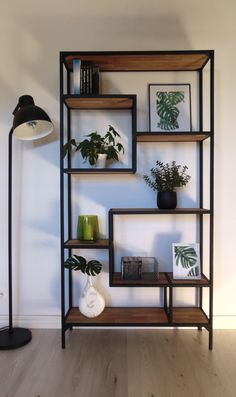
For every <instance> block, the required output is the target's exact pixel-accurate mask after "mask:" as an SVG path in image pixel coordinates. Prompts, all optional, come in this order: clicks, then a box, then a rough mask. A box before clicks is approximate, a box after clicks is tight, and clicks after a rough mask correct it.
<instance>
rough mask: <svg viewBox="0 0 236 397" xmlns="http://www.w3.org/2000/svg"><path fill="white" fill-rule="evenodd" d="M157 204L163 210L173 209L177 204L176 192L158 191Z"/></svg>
mask: <svg viewBox="0 0 236 397" xmlns="http://www.w3.org/2000/svg"><path fill="white" fill-rule="evenodd" d="M157 206H158V208H160V209H161V210H173V209H175V208H176V206H177V194H176V192H158V193H157Z"/></svg>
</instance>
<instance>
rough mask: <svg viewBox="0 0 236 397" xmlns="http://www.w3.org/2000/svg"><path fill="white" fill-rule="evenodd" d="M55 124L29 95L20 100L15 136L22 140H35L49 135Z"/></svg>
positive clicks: (15, 118) (14, 125) (14, 123)
mask: <svg viewBox="0 0 236 397" xmlns="http://www.w3.org/2000/svg"><path fill="white" fill-rule="evenodd" d="M52 130H53V124H52V122H51V120H50V118H49V117H48V115H47V113H46V112H45V111H44V110H43V109H41V108H40V107H38V106H36V105H35V104H34V100H33V98H32V97H31V96H29V95H24V96H22V97H20V99H19V110H17V111H16V112H15V117H14V120H13V134H14V136H15V137H16V138H18V139H22V140H34V139H39V138H43V137H45V136H47V135H49V134H50V133H51V132H52Z"/></svg>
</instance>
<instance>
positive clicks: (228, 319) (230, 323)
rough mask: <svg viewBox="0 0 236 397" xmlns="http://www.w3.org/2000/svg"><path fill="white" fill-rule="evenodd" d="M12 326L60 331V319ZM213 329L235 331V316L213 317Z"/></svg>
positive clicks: (0, 323)
mask: <svg viewBox="0 0 236 397" xmlns="http://www.w3.org/2000/svg"><path fill="white" fill-rule="evenodd" d="M13 324H14V325H15V326H18V327H19V326H20V327H26V328H42V329H43V328H45V329H50V328H55V329H60V327H61V317H60V316H56V315H55V316H16V317H14V319H13ZM7 325H8V317H7V316H0V328H1V327H4V326H7ZM213 327H214V329H236V315H235V316H214V319H213ZM104 328H107V327H104ZM110 328H113V327H110ZM115 328H121V327H115ZM122 328H126V327H122ZM142 328H145V327H142Z"/></svg>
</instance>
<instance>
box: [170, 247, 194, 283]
mask: <svg viewBox="0 0 236 397" xmlns="http://www.w3.org/2000/svg"><path fill="white" fill-rule="evenodd" d="M174 253H175V260H176V266H181V267H183V268H184V269H189V268H191V270H190V271H189V272H188V274H187V276H199V267H198V266H196V262H197V253H196V251H195V249H194V248H192V247H189V246H181V247H175V249H174Z"/></svg>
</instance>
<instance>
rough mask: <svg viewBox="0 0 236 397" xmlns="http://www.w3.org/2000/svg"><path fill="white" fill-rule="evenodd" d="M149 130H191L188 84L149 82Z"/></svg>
mask: <svg viewBox="0 0 236 397" xmlns="http://www.w3.org/2000/svg"><path fill="white" fill-rule="evenodd" d="M149 130H150V131H151V132H190V131H191V130H192V125H191V89H190V84H149Z"/></svg>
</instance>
